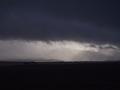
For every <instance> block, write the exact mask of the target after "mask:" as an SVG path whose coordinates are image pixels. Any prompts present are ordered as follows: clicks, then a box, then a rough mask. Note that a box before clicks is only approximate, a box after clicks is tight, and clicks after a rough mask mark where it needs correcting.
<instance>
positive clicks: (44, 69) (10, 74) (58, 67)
mask: <svg viewBox="0 0 120 90" xmlns="http://www.w3.org/2000/svg"><path fill="white" fill-rule="evenodd" d="M119 70H120V61H110V62H108V61H101V62H96V61H93V62H90V61H82V62H15V61H8V62H6V61H1V62H0V82H2V84H4V85H6V87H4V88H9V89H10V88H17V89H18V88H25V89H31V88H32V89H39V88H51V89H52V88H56V89H57V88H62V89H63V88H73V89H75V88H80V89H82V90H86V89H87V90H89V89H92V90H93V89H97V90H98V89H102V90H104V89H105V90H106V89H109V88H115V87H117V85H118V86H119V83H120V73H119ZM1 86H2V85H1Z"/></svg>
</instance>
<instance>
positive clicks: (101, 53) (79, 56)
mask: <svg viewBox="0 0 120 90" xmlns="http://www.w3.org/2000/svg"><path fill="white" fill-rule="evenodd" d="M119 54H120V48H119V47H118V46H116V45H111V44H101V45H97V44H95V43H83V42H76V41H67V40H63V41H49V42H46V41H22V40H0V60H12V59H14V60H17V59H21V60H24V59H28V60H35V61H40V60H42V59H43V60H44V59H45V60H52V59H54V60H56V61H105V60H108V61H109V60H118V59H120V56H119Z"/></svg>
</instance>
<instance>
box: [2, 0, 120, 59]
mask: <svg viewBox="0 0 120 90" xmlns="http://www.w3.org/2000/svg"><path fill="white" fill-rule="evenodd" d="M119 11H120V6H119V1H118V0H109V1H108V0H69V1H68V0H1V1H0V57H1V58H0V60H3V59H7V60H8V59H9V58H10V59H12V58H14V59H57V60H60V59H62V60H65V61H66V60H68V61H69V60H70V61H71V60H73V61H74V60H83V61H84V60H91V59H95V60H106V59H109V58H110V57H111V53H112V58H114V59H116V60H117V59H119V57H118V56H117V54H119V47H120V45H119V44H120V22H119V21H120V17H119V16H120V13H119ZM35 41H37V42H39V44H35ZM12 42H14V43H15V45H13V44H12ZM71 42H72V43H73V44H71ZM21 43H22V45H21ZM31 43H32V44H33V45H32V44H31ZM45 43H46V44H45ZM49 43H53V46H54V47H53V46H51V44H49ZM56 43H57V44H56ZM64 43H67V45H69V44H70V45H69V47H70V48H67V49H65V50H64V48H66V44H64ZM26 44H27V46H26ZM58 44H59V45H58ZM86 44H89V45H88V46H86ZM38 45H39V49H38V50H37V49H36V48H38V47H37V46H38ZM46 45H47V46H46ZM72 45H73V46H72ZM76 45H77V46H76ZM106 45H107V47H104V50H103V48H102V49H101V48H98V47H101V46H106ZM81 46H82V47H81ZM93 46H95V47H94V49H99V50H100V51H99V50H98V51H97V52H94V50H93ZM96 46H97V47H96ZM28 47H29V49H27V48H28ZM35 47H36V48H35ZM55 47H59V48H55ZM76 47H78V48H77V49H78V50H77V51H76ZM85 47H86V48H90V50H88V51H86V48H85ZM108 47H109V50H108ZM113 47H117V49H116V48H113ZM6 48H7V49H6ZM23 48H24V49H23ZM32 48H34V49H32ZM42 48H47V49H44V50H43V49H42ZM50 48H52V49H50ZM80 48H81V49H82V50H81V49H80ZM71 49H72V51H71ZM83 49H84V50H83ZM111 49H112V50H113V51H111ZM29 50H30V51H29ZM35 50H36V51H35ZM101 50H102V51H101ZM9 51H11V53H9ZM38 51H39V52H38ZM84 51H85V53H84ZM28 52H32V53H28ZM52 52H54V54H52ZM68 52H70V53H68ZM80 52H82V53H80ZM86 52H87V53H86ZM101 52H107V53H109V55H108V56H106V54H103V53H102V54H101ZM22 53H25V54H24V55H25V56H24V55H21V54H22ZM36 53H37V54H36ZM55 53H56V54H55ZM114 53H115V54H114ZM83 54H84V55H83ZM98 54H99V55H98ZM79 55H82V56H84V57H82V58H79ZM30 56H31V57H30ZM39 56H40V57H39ZM71 56H72V57H71ZM85 56H87V58H85ZM92 56H96V57H97V59H96V58H91V57H92ZM3 57H4V58H3ZM106 57H107V58H106ZM108 57H109V58H108Z"/></svg>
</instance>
